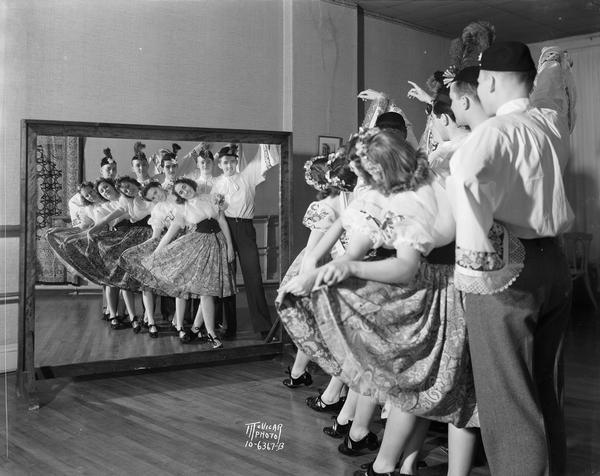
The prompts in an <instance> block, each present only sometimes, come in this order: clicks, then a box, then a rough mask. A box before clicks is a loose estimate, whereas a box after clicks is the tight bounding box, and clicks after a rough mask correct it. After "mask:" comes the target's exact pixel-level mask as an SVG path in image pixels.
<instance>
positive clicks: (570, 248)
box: [560, 232, 593, 279]
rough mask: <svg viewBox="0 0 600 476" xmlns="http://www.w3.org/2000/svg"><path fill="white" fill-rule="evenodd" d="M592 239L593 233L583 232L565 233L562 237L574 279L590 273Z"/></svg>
mask: <svg viewBox="0 0 600 476" xmlns="http://www.w3.org/2000/svg"><path fill="white" fill-rule="evenodd" d="M592 238H593V235H592V234H591V233H583V232H572V233H564V234H563V235H561V237H560V239H561V244H562V248H563V251H564V253H565V255H566V257H567V262H568V263H569V270H570V271H571V277H572V278H573V279H575V278H577V277H579V276H582V275H583V274H585V273H587V271H588V265H589V259H590V245H591V242H592Z"/></svg>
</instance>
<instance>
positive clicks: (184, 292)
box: [123, 231, 235, 299]
mask: <svg viewBox="0 0 600 476" xmlns="http://www.w3.org/2000/svg"><path fill="white" fill-rule="evenodd" d="M147 245H148V249H150V246H151V245H152V243H151V242H150V243H148V244H147ZM144 246H145V245H144ZM154 248H156V246H154ZM148 249H146V250H143V249H137V250H135V251H133V250H132V251H131V252H130V253H129V254H125V256H124V257H123V258H124V261H126V262H127V263H128V265H127V269H128V270H129V271H130V272H131V273H132V275H133V276H135V277H136V279H138V280H139V281H141V282H142V284H143V285H144V286H145V287H146V288H148V289H154V290H156V291H157V292H158V294H163V295H166V296H172V297H178V298H183V299H190V298H198V297H200V296H216V297H227V296H231V295H232V294H234V293H235V285H234V281H233V273H232V272H231V269H230V265H229V263H228V262H227V243H226V241H225V236H224V235H223V233H222V232H221V231H219V232H218V233H201V232H198V231H192V232H188V233H186V234H185V235H183V236H181V237H180V238H177V239H176V240H174V241H172V242H171V243H169V244H168V245H167V246H166V247H165V248H163V249H162V250H160V251H159V252H158V253H154V254H150V253H147V254H146V255H145V256H143V257H142V253H143V252H144V251H146V252H147V251H148ZM136 256H137V258H136ZM139 258H141V259H140V261H138V262H137V263H139V264H134V263H132V261H133V260H134V259H139Z"/></svg>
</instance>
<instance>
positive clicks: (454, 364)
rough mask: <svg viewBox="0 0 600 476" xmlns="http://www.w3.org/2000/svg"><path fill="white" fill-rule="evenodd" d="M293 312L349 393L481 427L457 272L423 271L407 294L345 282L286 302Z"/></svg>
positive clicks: (402, 289)
mask: <svg viewBox="0 0 600 476" xmlns="http://www.w3.org/2000/svg"><path fill="white" fill-rule="evenodd" d="M292 308H294V309H300V310H301V311H302V312H303V313H304V314H306V315H307V317H306V320H307V322H310V323H311V325H314V324H313V323H316V325H317V326H318V329H319V331H320V334H321V336H322V339H323V342H324V345H325V346H326V348H327V350H328V352H329V354H330V355H331V356H333V358H334V359H335V361H336V362H337V365H338V367H339V369H340V370H339V372H338V373H334V375H336V376H337V377H339V378H340V379H341V380H342V381H344V383H346V384H347V385H348V386H349V387H350V388H351V389H353V390H355V391H356V392H358V393H360V394H362V395H368V396H371V397H373V398H375V399H377V400H378V401H380V402H381V403H383V402H384V401H386V400H388V399H389V400H390V401H391V403H392V404H393V405H395V406H397V407H399V408H400V409H402V410H403V411H406V412H409V413H412V414H415V415H418V416H421V417H424V418H428V419H432V420H438V421H441V422H451V423H453V424H454V425H456V426H457V427H465V426H469V427H471V426H478V425H479V419H478V416H477V408H476V401H475V388H474V384H473V374H472V370H471V361H470V355H469V351H468V343H467V332H466V324H465V320H464V307H463V296H462V294H461V293H460V292H459V291H457V290H456V289H455V288H454V284H453V266H451V265H437V264H435V265H434V264H429V263H423V264H422V265H421V268H420V270H419V272H418V274H417V276H416V278H415V279H414V280H413V282H412V283H410V284H409V285H402V286H397V285H388V284H382V283H379V282H375V281H364V280H360V279H356V278H352V279H348V280H346V281H344V282H343V283H340V284H339V285H336V286H332V287H325V286H324V287H321V288H319V289H317V290H315V291H313V292H312V293H311V295H310V296H308V297H296V296H286V299H285V300H284V302H283V303H282V305H281V306H280V313H283V314H286V313H292V312H294V311H292V310H291V309H292ZM291 330H292V331H294V330H295V329H291ZM307 354H308V355H309V357H312V354H311V353H309V352H307Z"/></svg>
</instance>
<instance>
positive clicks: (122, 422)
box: [0, 310, 600, 476]
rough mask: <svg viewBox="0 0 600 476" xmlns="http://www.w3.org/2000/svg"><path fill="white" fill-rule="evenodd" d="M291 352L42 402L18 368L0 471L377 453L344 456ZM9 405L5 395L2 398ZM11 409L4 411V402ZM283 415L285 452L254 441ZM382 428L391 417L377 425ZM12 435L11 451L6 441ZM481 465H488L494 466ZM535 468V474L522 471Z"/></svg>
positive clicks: (569, 356)
mask: <svg viewBox="0 0 600 476" xmlns="http://www.w3.org/2000/svg"><path fill="white" fill-rule="evenodd" d="M599 362H600V318H599V317H598V316H595V315H592V314H591V313H590V312H589V311H586V310H576V311H575V312H574V316H573V321H572V324H571V329H570V333H569V339H568V341H567V345H566V366H565V367H566V368H565V370H566V372H565V373H566V395H565V413H566V416H567V425H568V448H569V472H568V474H569V475H573V476H578V475H582V476H583V475H595V474H600V367H599V365H598V363H599ZM288 364H289V358H283V359H282V358H277V359H271V360H264V361H254V362H245V363H238V364H228V365H215V366H210V367H203V368H196V369H185V370H177V371H170V372H164V371H163V372H153V373H144V374H133V375H127V376H121V377H110V378H94V379H91V378H87V379H84V378H76V379H56V380H47V381H43V382H40V388H41V390H42V392H41V394H40V397H41V407H40V409H39V410H38V411H36V412H30V411H28V410H27V409H26V408H25V406H24V404H23V403H21V402H20V401H18V400H16V398H15V392H14V384H15V377H14V375H8V380H7V386H8V392H7V393H6V394H5V392H4V385H0V395H1V396H2V399H1V400H2V402H3V401H4V396H5V395H6V397H7V411H8V440H7V432H6V427H5V424H4V421H3V420H4V419H3V418H2V422H1V423H0V427H1V428H0V454H1V455H2V456H0V474H2V475H10V476H13V475H21V474H31V475H75V474H77V475H79V474H86V475H96V474H99V475H102V474H119V475H134V474H144V475H171V474H173V475H232V476H233V475H262V476H267V475H270V476H283V475H348V474H352V471H353V470H355V469H357V468H358V467H359V465H360V464H361V463H365V462H368V461H370V460H371V459H372V458H373V455H366V456H362V457H360V458H357V459H352V458H349V457H346V456H342V455H340V454H339V453H338V452H337V450H336V446H337V444H338V441H337V440H335V441H334V440H332V439H330V438H329V437H327V436H325V435H324V434H323V433H322V431H321V428H322V427H323V426H325V425H327V424H328V423H329V422H330V420H329V415H326V414H318V413H315V412H313V411H312V410H310V409H308V408H307V407H306V405H305V403H304V399H305V398H306V396H308V395H311V394H313V393H314V392H315V391H316V389H317V387H319V386H322V385H324V384H325V383H326V381H327V378H326V376H325V375H323V374H321V373H319V374H317V375H316V377H315V383H314V384H313V385H312V386H311V387H308V388H306V387H303V388H300V389H296V390H290V389H287V388H285V387H284V386H283V385H282V384H281V380H282V379H283V378H284V377H285V375H284V368H285V367H286V366H287V365H288ZM2 405H3V404H2ZM0 413H1V414H4V411H2V412H0ZM255 422H262V423H266V424H271V425H282V428H281V436H280V438H279V440H267V441H271V442H275V441H278V442H279V443H280V446H279V448H280V449H279V450H277V449H275V448H276V445H271V448H272V449H271V450H268V449H263V448H262V447H261V449H257V448H256V446H253V447H252V448H251V447H249V443H250V442H252V443H253V444H256V438H255V440H254V441H251V440H250V439H249V437H248V436H247V426H246V425H247V424H249V423H255ZM375 429H376V430H378V431H379V434H380V435H381V427H380V426H379V425H375ZM7 441H8V457H7V455H6V442H7ZM444 443H445V442H444V439H443V436H442V435H440V434H430V436H429V438H428V440H427V445H426V448H425V461H426V462H427V463H428V467H427V468H424V469H422V470H421V471H420V473H419V474H420V475H421V476H431V475H443V474H445V471H446V466H445V464H444V461H445V454H444V452H443V448H442V447H443V445H444ZM472 474H473V475H478V476H481V475H488V474H489V472H488V470H487V468H486V467H480V468H475V469H474V471H473V472H472ZM523 476H527V475H523Z"/></svg>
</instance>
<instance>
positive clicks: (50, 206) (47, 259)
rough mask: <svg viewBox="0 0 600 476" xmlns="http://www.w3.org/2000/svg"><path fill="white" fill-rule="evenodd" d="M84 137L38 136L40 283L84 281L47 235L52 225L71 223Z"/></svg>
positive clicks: (38, 265) (80, 168)
mask: <svg viewBox="0 0 600 476" xmlns="http://www.w3.org/2000/svg"><path fill="white" fill-rule="evenodd" d="M84 140H85V139H83V138H80V137H50V136H38V138H37V150H36V162H37V187H38V190H37V192H38V209H37V214H36V237H37V283H40V284H66V283H71V284H75V285H77V284H80V278H79V277H78V276H77V275H75V274H74V273H73V272H72V271H70V270H68V269H67V268H65V267H64V266H63V265H62V264H61V263H60V262H59V261H58V260H57V259H56V257H55V256H54V253H53V252H52V251H51V250H50V248H49V246H48V243H47V241H46V240H45V239H44V238H43V236H44V234H45V233H46V231H47V230H48V229H49V228H52V227H56V226H68V224H67V223H68V221H69V207H68V202H69V199H70V198H71V197H72V196H73V195H74V194H75V193H76V192H77V185H78V183H79V182H80V180H81V174H82V158H83V156H82V151H83V141H84Z"/></svg>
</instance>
